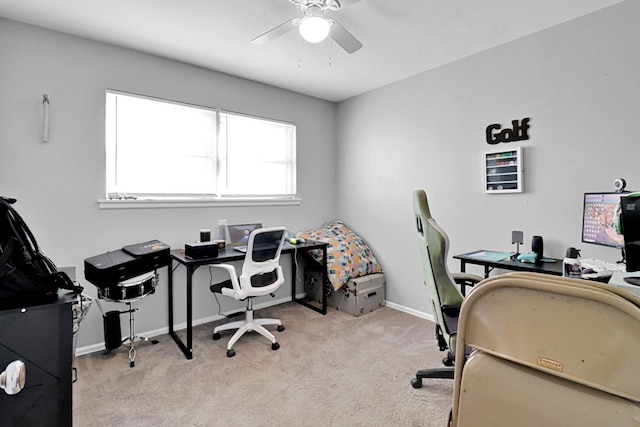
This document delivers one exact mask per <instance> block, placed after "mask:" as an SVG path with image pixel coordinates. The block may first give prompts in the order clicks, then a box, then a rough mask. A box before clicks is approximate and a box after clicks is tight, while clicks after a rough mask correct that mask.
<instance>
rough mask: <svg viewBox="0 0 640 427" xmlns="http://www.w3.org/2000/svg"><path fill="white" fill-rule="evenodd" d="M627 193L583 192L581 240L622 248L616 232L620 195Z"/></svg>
mask: <svg viewBox="0 0 640 427" xmlns="http://www.w3.org/2000/svg"><path fill="white" fill-rule="evenodd" d="M625 194H628V193H585V194H584V205H583V209H582V241H583V242H584V243H593V244H594V245H601V246H609V247H612V248H617V249H624V237H623V236H622V234H620V233H618V227H617V223H618V216H619V212H620V197H621V196H624V195H625Z"/></svg>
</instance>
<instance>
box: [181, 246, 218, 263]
mask: <svg viewBox="0 0 640 427" xmlns="http://www.w3.org/2000/svg"><path fill="white" fill-rule="evenodd" d="M184 256H185V257H186V258H189V259H209V258H217V257H218V244H217V243H216V242H194V243H185V245H184Z"/></svg>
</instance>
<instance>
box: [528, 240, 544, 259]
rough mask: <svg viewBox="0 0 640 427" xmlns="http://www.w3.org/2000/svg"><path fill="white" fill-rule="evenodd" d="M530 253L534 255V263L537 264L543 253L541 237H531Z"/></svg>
mask: <svg viewBox="0 0 640 427" xmlns="http://www.w3.org/2000/svg"><path fill="white" fill-rule="evenodd" d="M531 252H535V253H536V262H539V261H540V260H541V259H542V257H543V252H544V244H543V242H542V236H533V239H532V240H531Z"/></svg>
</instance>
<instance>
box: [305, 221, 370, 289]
mask: <svg viewBox="0 0 640 427" xmlns="http://www.w3.org/2000/svg"><path fill="white" fill-rule="evenodd" d="M297 237H302V238H304V239H305V240H316V241H319V242H324V243H327V244H328V246H327V275H328V276H329V281H330V282H331V284H332V285H333V288H334V289H335V290H338V289H340V288H341V287H343V286H344V285H346V284H347V282H348V281H349V280H351V279H353V278H355V277H359V276H366V275H367V274H373V273H380V272H382V268H381V267H380V264H378V261H377V260H376V257H375V256H374V255H373V252H371V249H370V248H369V246H368V245H367V243H366V242H365V241H364V240H363V239H362V238H360V237H359V236H358V235H357V234H356V233H355V232H354V231H353V230H351V229H350V228H349V227H347V226H346V225H344V224H343V223H342V221H338V220H334V221H331V222H329V223H327V224H324V225H323V226H322V228H320V229H318V230H311V231H306V232H303V233H298V234H297ZM309 254H310V255H311V257H312V258H313V259H314V260H316V261H317V262H319V263H321V262H322V250H321V249H314V250H310V251H309Z"/></svg>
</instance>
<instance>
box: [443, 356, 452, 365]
mask: <svg viewBox="0 0 640 427" xmlns="http://www.w3.org/2000/svg"><path fill="white" fill-rule="evenodd" d="M442 364H443V365H444V366H453V360H451V359H449V358H448V357H445V358H443V359H442Z"/></svg>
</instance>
